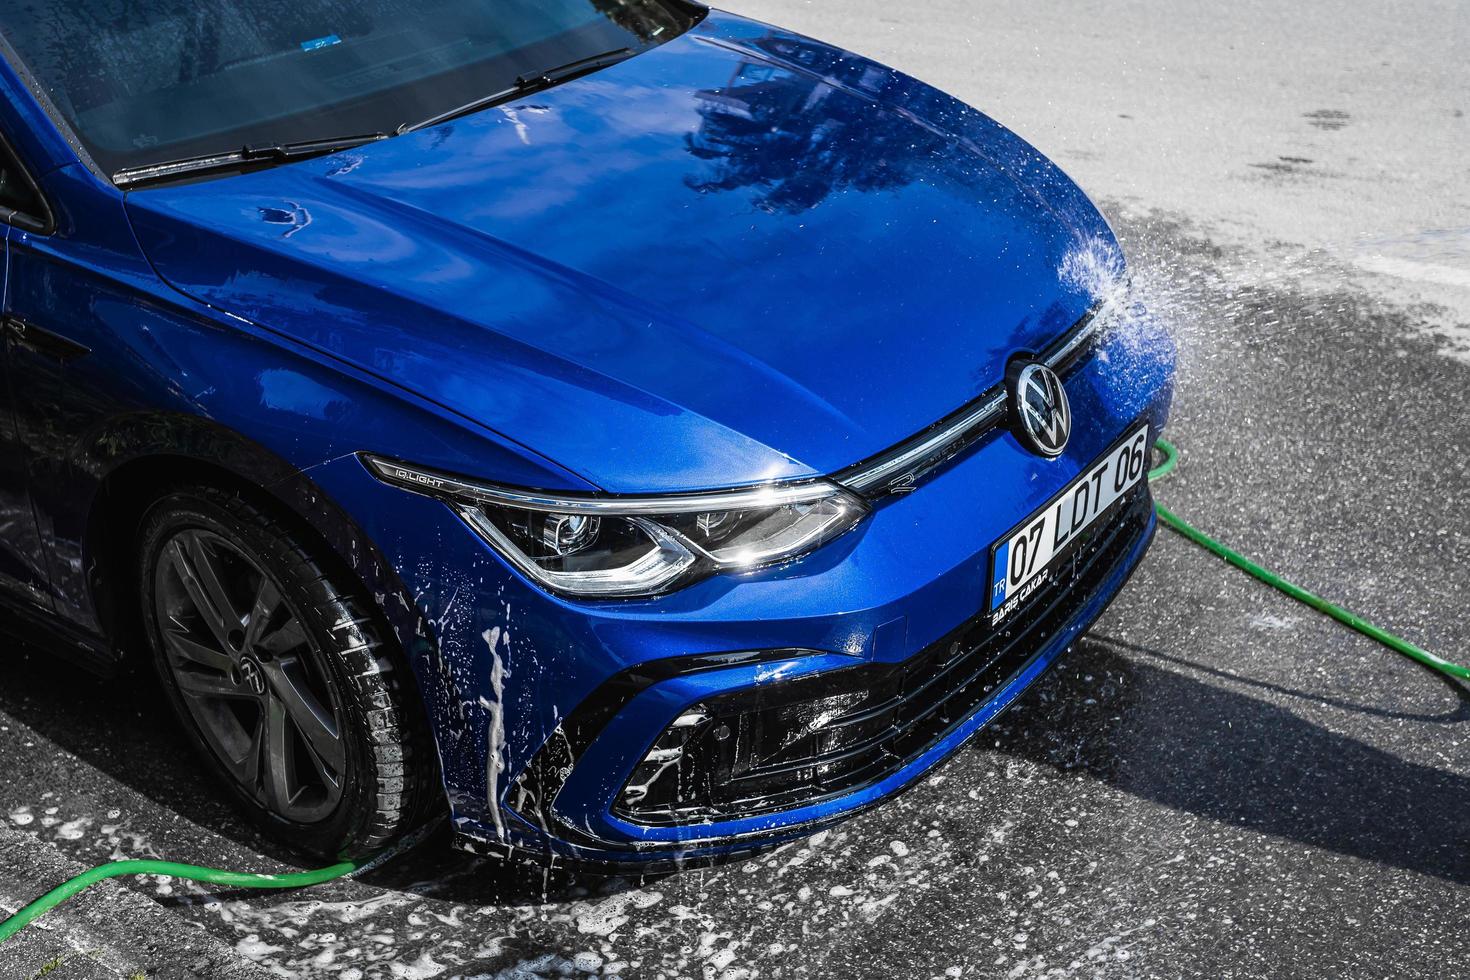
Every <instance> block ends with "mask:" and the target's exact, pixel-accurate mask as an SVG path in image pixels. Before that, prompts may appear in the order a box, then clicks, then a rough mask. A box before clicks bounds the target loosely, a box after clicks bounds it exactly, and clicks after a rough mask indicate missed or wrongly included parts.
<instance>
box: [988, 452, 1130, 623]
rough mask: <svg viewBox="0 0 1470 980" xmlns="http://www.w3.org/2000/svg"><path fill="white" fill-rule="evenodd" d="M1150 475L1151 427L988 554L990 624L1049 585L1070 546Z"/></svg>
mask: <svg viewBox="0 0 1470 980" xmlns="http://www.w3.org/2000/svg"><path fill="white" fill-rule="evenodd" d="M1147 470H1148V426H1147V425H1146V424H1145V425H1143V426H1140V427H1139V428H1138V429H1136V430H1135V431H1133V432H1130V433H1129V434H1128V435H1126V436H1124V437H1123V439H1121V440H1120V441H1119V442H1117V443H1114V445H1113V448H1112V449H1109V450H1108V451H1107V452H1106V453H1104V454H1103V455H1102V456H1100V457H1098V459H1097V460H1096V461H1095V462H1094V463H1093V464H1092V465H1091V466H1089V467H1088V468H1087V469H1086V470H1085V471H1083V473H1082V475H1080V476H1078V477H1077V479H1075V480H1073V481H1072V482H1071V483H1069V484H1067V485H1066V486H1065V487H1063V488H1062V491H1061V493H1059V494H1057V495H1056V496H1055V497H1053V498H1051V500H1050V501H1048V502H1047V504H1046V505H1045V506H1044V507H1042V508H1041V509H1040V510H1038V511H1036V513H1034V514H1032V515H1031V516H1030V517H1028V518H1026V520H1025V521H1023V522H1022V523H1021V524H1020V525H1018V526H1017V527H1016V529H1015V530H1014V531H1012V532H1011V533H1010V534H1009V535H1007V536H1006V537H1004V538H1002V539H1001V540H1000V541H998V542H997V543H996V544H995V545H994V546H993V547H992V548H991V549H990V582H991V585H990V624H991V625H992V626H995V625H997V624H999V623H1000V622H1001V621H1003V620H1004V619H1006V618H1007V617H1008V616H1010V615H1011V614H1012V613H1014V612H1015V611H1016V610H1017V609H1018V608H1020V607H1021V605H1022V604H1024V603H1025V602H1026V600H1027V599H1029V598H1030V597H1031V596H1033V595H1035V594H1036V592H1037V591H1038V590H1040V589H1041V587H1042V586H1044V585H1045V584H1046V583H1047V582H1049V581H1051V578H1052V575H1053V574H1055V572H1056V570H1057V569H1058V567H1059V566H1060V565H1061V564H1062V562H1061V560H1060V559H1061V558H1062V557H1063V556H1064V555H1065V554H1066V553H1067V551H1068V547H1069V545H1071V544H1072V543H1073V542H1074V541H1076V540H1078V539H1079V538H1080V537H1081V536H1082V534H1083V532H1084V531H1086V530H1087V529H1088V527H1090V526H1091V525H1092V524H1093V523H1094V522H1095V521H1097V520H1098V519H1099V518H1100V517H1102V516H1103V515H1105V514H1106V513H1107V512H1108V511H1109V510H1111V509H1112V507H1113V505H1114V504H1116V503H1117V502H1118V501H1119V500H1121V499H1122V498H1123V497H1124V496H1126V495H1127V493H1128V491H1129V490H1132V489H1133V488H1134V487H1135V486H1137V485H1138V483H1139V481H1141V480H1142V479H1143V478H1144V474H1145V473H1146V472H1147Z"/></svg>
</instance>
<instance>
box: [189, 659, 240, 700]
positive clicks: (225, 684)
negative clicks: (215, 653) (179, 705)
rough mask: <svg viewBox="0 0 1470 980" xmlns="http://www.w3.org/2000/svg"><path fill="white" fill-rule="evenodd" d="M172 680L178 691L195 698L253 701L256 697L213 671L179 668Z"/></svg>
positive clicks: (226, 675)
mask: <svg viewBox="0 0 1470 980" xmlns="http://www.w3.org/2000/svg"><path fill="white" fill-rule="evenodd" d="M174 680H175V681H176V682H177V683H178V685H179V690H180V691H182V692H183V693H184V694H186V695H188V696H189V697H195V698H230V699H234V700H237V701H254V700H256V696H255V695H254V694H252V693H250V692H249V691H246V690H243V689H241V688H240V687H238V686H236V684H235V682H234V681H232V680H230V676H229V675H228V674H222V673H220V672H219V671H215V670H195V669H194V668H192V667H180V668H178V669H176V670H175V671H174Z"/></svg>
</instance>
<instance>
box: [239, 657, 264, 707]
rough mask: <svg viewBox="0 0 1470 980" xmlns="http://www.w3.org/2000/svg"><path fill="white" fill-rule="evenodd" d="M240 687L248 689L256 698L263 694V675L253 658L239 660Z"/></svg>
mask: <svg viewBox="0 0 1470 980" xmlns="http://www.w3.org/2000/svg"><path fill="white" fill-rule="evenodd" d="M240 685H241V686H242V687H245V688H248V689H249V691H250V693H251V694H254V695H255V696H256V697H260V696H261V695H263V694H264V693H265V674H264V672H263V671H261V669H260V664H258V663H256V662H255V658H254V657H241V658H240Z"/></svg>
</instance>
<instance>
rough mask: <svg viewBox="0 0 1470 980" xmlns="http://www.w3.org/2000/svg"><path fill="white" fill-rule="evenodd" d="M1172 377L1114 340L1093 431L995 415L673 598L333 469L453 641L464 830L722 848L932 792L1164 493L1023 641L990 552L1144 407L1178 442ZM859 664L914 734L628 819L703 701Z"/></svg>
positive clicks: (1067, 629)
mask: <svg viewBox="0 0 1470 980" xmlns="http://www.w3.org/2000/svg"><path fill="white" fill-rule="evenodd" d="M1172 369H1173V351H1172V347H1170V346H1169V345H1168V344H1167V343H1166V342H1161V343H1156V344H1144V345H1140V344H1139V338H1138V336H1137V335H1136V333H1135V334H1133V335H1129V336H1123V335H1119V336H1113V337H1109V338H1106V339H1104V340H1103V341H1102V342H1101V344H1100V346H1099V347H1098V348H1097V350H1096V351H1095V352H1094V353H1093V355H1092V356H1091V357H1089V358H1088V359H1086V360H1085V361H1084V362H1082V363H1080V364H1078V365H1077V366H1076V367H1075V369H1074V370H1073V371H1072V372H1071V373H1070V374H1069V375H1068V377H1067V388H1068V393H1069V397H1070V399H1071V401H1072V405H1073V415H1074V419H1075V425H1074V432H1073V437H1072V442H1071V444H1070V445H1069V447H1068V449H1067V452H1066V453H1065V454H1064V455H1062V456H1061V457H1059V458H1057V459H1055V460H1045V459H1041V458H1039V457H1037V456H1035V455H1032V454H1030V453H1028V452H1027V451H1026V450H1024V449H1023V448H1022V447H1021V446H1020V444H1019V443H1018V442H1017V441H1016V439H1015V438H1014V436H1012V435H1011V434H1010V433H1009V432H1008V431H1005V430H998V431H996V432H995V433H993V434H991V435H990V436H987V437H985V438H984V439H982V440H981V441H980V442H979V443H978V444H976V445H974V446H972V447H970V448H969V449H968V450H967V451H966V452H965V453H964V454H962V455H961V456H960V457H958V458H956V459H955V460H953V461H952V462H951V463H950V464H948V465H947V466H946V467H945V468H943V469H942V470H940V471H937V472H935V473H933V474H931V475H929V476H928V477H927V478H926V479H925V480H924V481H923V482H922V483H921V484H920V485H919V486H918V488H917V489H916V490H915V491H914V492H912V493H908V494H898V495H893V496H890V497H887V498H885V499H884V500H883V501H882V502H881V504H880V505H879V506H878V507H877V508H876V509H875V512H874V513H873V515H872V516H871V517H870V519H869V520H868V521H867V522H865V524H863V525H862V526H860V527H859V528H858V529H857V530H855V531H854V532H852V533H850V534H849V535H847V536H846V537H844V538H841V539H838V540H836V541H834V542H832V543H831V544H829V545H827V546H826V547H824V548H823V549H821V550H820V551H818V552H816V553H814V554H812V555H810V556H808V557H807V558H805V559H803V560H801V561H798V562H794V563H791V564H788V565H784V566H779V567H775V568H768V569H764V570H761V571H758V572H754V573H751V574H749V575H743V576H719V577H716V578H713V579H710V580H707V581H704V582H700V583H698V584H696V585H693V586H690V587H689V588H687V589H684V590H681V591H679V592H675V593H673V594H670V595H666V596H663V597H660V598H658V599H654V600H636V601H623V602H603V603H586V602H580V603H579V602H574V601H570V600H565V599H560V598H557V597H555V596H551V595H548V594H547V593H545V592H543V591H542V590H540V589H538V588H536V587H535V586H533V585H531V584H530V583H528V582H526V581H525V580H524V579H522V578H521V577H520V576H519V575H518V574H517V573H516V572H514V571H513V570H512V569H510V568H509V566H508V565H507V564H506V563H505V562H503V561H502V560H501V559H500V558H499V557H498V556H497V555H495V554H494V553H493V552H492V551H491V550H490V549H489V548H488V547H486V546H485V545H483V544H482V543H481V542H480V541H479V539H477V538H475V537H474V536H473V535H471V534H470V533H469V532H468V531H467V530H466V529H465V528H464V527H463V525H461V524H460V523H459V521H458V519H457V518H455V517H454V516H453V514H452V513H451V512H450V510H449V508H447V507H445V506H444V505H443V504H440V503H438V502H437V501H434V500H430V499H427V498H421V497H416V496H414V495H410V494H404V493H402V492H401V491H399V490H396V489H394V488H391V487H386V486H383V485H381V484H378V483H377V482H376V481H375V480H373V479H372V477H370V476H368V475H367V473H366V472H365V471H364V470H363V468H362V467H361V465H360V464H358V463H357V462H356V460H350V459H349V460H343V461H338V462H334V463H332V464H329V465H328V466H326V467H324V468H323V470H322V471H319V473H320V482H322V483H323V484H325V489H327V491H328V492H329V493H332V494H333V496H334V497H336V499H339V500H342V499H349V500H355V501H360V503H359V504H358V506H356V507H354V510H355V512H356V514H357V515H359V519H360V520H361V521H362V523H363V525H364V530H365V532H366V533H367V534H369V535H370V536H371V537H372V538H373V540H374V541H375V542H376V543H377V545H378V547H379V549H380V550H381V551H382V552H383V553H384V554H385V556H387V558H388V559H389V561H390V562H391V563H392V564H394V566H395V567H396V568H397V569H399V571H400V574H401V575H402V577H403V579H404V582H405V585H406V587H407V591H408V593H409V594H410V595H411V596H412V602H413V603H414V604H415V605H416V606H417V607H418V609H419V610H420V612H421V614H422V617H423V619H424V620H425V621H427V622H428V623H429V624H430V627H431V630H432V634H433V635H425V636H419V637H404V638H402V639H403V640H404V642H405V646H406V647H408V649H409V651H410V655H411V661H412V665H413V667H414V670H415V673H416V675H417V679H418V682H419V686H420V688H421V691H422V693H423V695H424V698H425V701H426V704H427V706H428V713H429V717H430V719H431V723H432V725H433V727H434V730H435V736H436V740H437V744H438V746H439V750H440V756H441V763H442V769H443V773H444V778H445V786H446V791H447V794H448V797H449V800H450V804H451V807H452V811H453V818H454V826H455V829H456V832H457V838H458V840H459V842H460V843H461V844H462V845H463V846H465V847H466V848H468V849H472V850H480V851H493V852H504V851H507V850H513V851H516V852H520V853H523V854H532V855H543V856H553V857H555V858H556V859H558V860H566V861H569V862H590V863H595V864H603V865H605V864H608V863H612V864H618V863H625V864H629V865H638V866H647V865H658V864H664V863H682V862H687V861H690V860H703V859H713V858H719V857H724V856H729V855H732V854H738V853H741V852H744V851H747V850H752V849H755V848H759V847H764V846H769V845H772V844H776V843H780V842H782V841H785V840H788V839H792V838H795V837H798V836H801V835H803V834H806V833H810V832H811V831H812V830H814V829H816V828H818V827H820V826H822V825H824V824H828V823H831V822H833V821H835V820H839V819H842V818H845V817H847V816H850V815H852V814H853V813H855V812H857V811H859V810H862V809H863V808H865V807H867V806H871V805H873V804H875V803H877V802H879V801H881V800H883V799H885V798H887V797H889V796H891V795H892V794H894V793H895V792H898V791H899V790H901V789H903V788H905V787H907V786H909V785H912V784H913V783H914V782H915V781H916V780H917V779H918V777H919V776H920V775H921V774H923V773H924V772H925V771H927V770H929V769H931V768H932V767H933V766H934V765H936V764H937V763H938V762H940V761H941V760H942V759H944V758H945V757H947V756H949V755H951V754H952V753H954V752H955V751H956V750H957V749H959V747H960V746H962V745H963V744H964V743H965V742H966V741H967V740H968V739H969V738H971V737H972V736H973V735H974V734H975V733H976V732H977V731H979V730H980V729H981V728H982V727H983V726H984V725H986V724H987V723H988V722H990V721H991V720H992V719H994V718H995V717H996V716H997V715H998V714H999V713H1000V712H1001V711H1003V710H1005V708H1007V707H1008V706H1009V705H1010V704H1011V703H1013V702H1014V701H1015V700H1016V698H1018V697H1019V696H1020V694H1021V693H1022V692H1023V691H1024V690H1025V689H1026V688H1027V687H1028V686H1029V685H1030V684H1032V683H1033V682H1034V681H1035V680H1036V679H1037V678H1038V677H1039V676H1040V675H1041V674H1042V673H1044V672H1045V670H1046V669H1047V668H1048V667H1050V666H1051V664H1052V663H1054V662H1055V661H1056V659H1057V658H1058V657H1059V656H1060V654H1061V653H1062V652H1063V651H1064V650H1065V649H1066V648H1067V646H1068V645H1069V644H1070V643H1071V642H1072V641H1073V640H1074V639H1075V638H1076V637H1077V636H1078V634H1080V633H1081V632H1082V631H1083V630H1085V629H1086V628H1087V626H1089V625H1090V624H1091V623H1092V621H1093V620H1095V619H1096V618H1097V616H1099V615H1100V614H1101V613H1102V611H1103V609H1104V608H1106V606H1107V604H1108V602H1109V601H1111V599H1112V598H1113V597H1114V596H1115V595H1116V594H1117V592H1118V591H1119V589H1121V587H1122V586H1123V584H1124V582H1125V581H1126V580H1127V578H1128V576H1129V574H1130V573H1131V572H1132V570H1133V568H1134V567H1135V566H1136V564H1137V563H1138V561H1139V560H1140V559H1141V557H1142V555H1143V553H1144V551H1145V550H1146V548H1147V546H1148V542H1149V540H1150V538H1151V535H1152V533H1153V529H1154V518H1153V511H1152V504H1151V500H1150V499H1149V497H1148V490H1147V487H1146V485H1145V486H1142V487H1140V488H1139V489H1138V490H1137V491H1136V492H1135V494H1134V496H1133V497H1131V498H1130V499H1128V500H1127V501H1125V502H1124V503H1123V504H1122V505H1121V506H1120V508H1119V510H1118V511H1116V512H1115V514H1114V516H1113V518H1112V519H1110V520H1109V521H1107V522H1105V523H1104V524H1103V525H1102V526H1100V527H1099V528H1098V529H1097V530H1096V532H1095V533H1094V535H1093V538H1092V539H1090V540H1089V541H1088V542H1086V543H1085V544H1084V545H1083V546H1082V547H1079V548H1077V549H1076V550H1075V551H1074V552H1073V557H1072V559H1071V561H1072V563H1073V568H1072V569H1071V575H1072V577H1071V578H1070V579H1068V578H1066V577H1063V581H1062V584H1059V585H1058V586H1057V587H1056V588H1053V589H1052V590H1051V592H1050V593H1048V594H1046V595H1040V596H1037V597H1035V599H1034V601H1032V602H1030V603H1029V604H1028V608H1027V611H1026V615H1024V616H1022V617H1020V618H1018V619H1017V620H1015V621H1014V622H1013V621H1009V620H1008V621H1007V622H1006V623H1005V624H1004V629H1005V630H1006V631H1007V632H1009V634H1010V635H1009V636H1004V637H998V636H997V635H995V634H993V633H992V632H991V631H990V630H989V629H988V627H987V626H986V625H985V620H984V617H977V616H976V613H977V612H978V611H979V610H980V609H981V607H982V606H983V605H984V597H985V595H986V594H987V590H988V588H989V581H988V578H989V568H988V559H989V551H990V546H991V545H992V543H993V542H994V541H996V540H997V539H999V538H1000V537H1001V536H1002V535H1003V534H1005V533H1006V532H1007V531H1008V530H1009V529H1010V528H1011V527H1013V526H1014V525H1015V524H1016V523H1017V522H1018V521H1019V520H1020V519H1021V518H1023V517H1024V516H1025V515H1027V514H1029V513H1031V512H1032V511H1034V510H1035V509H1036V508H1037V507H1039V506H1040V505H1041V504H1042V503H1043V502H1045V501H1046V500H1047V499H1048V498H1050V497H1051V496H1052V495H1053V494H1054V493H1056V492H1057V491H1058V490H1060V489H1061V487H1063V486H1064V485H1065V484H1066V483H1068V482H1069V481H1070V480H1072V479H1073V478H1074V477H1075V476H1076V475H1077V474H1079V473H1080V472H1081V471H1082V470H1083V469H1084V468H1085V467H1086V466H1087V465H1089V464H1090V463H1091V462H1092V460H1093V459H1094V458H1095V457H1096V456H1097V455H1099V454H1100V453H1102V452H1103V451H1104V450H1105V449H1106V448H1107V447H1108V446H1109V445H1110V444H1111V443H1112V442H1113V441H1114V439H1116V438H1117V437H1119V436H1121V435H1122V433H1123V432H1124V431H1125V430H1128V429H1129V428H1130V427H1131V426H1132V425H1133V424H1135V423H1136V422H1137V421H1138V420H1140V419H1142V420H1146V421H1147V422H1148V423H1149V425H1150V433H1151V435H1152V436H1157V435H1158V434H1159V433H1160V432H1161V431H1162V428H1163V425H1164V422H1165V420H1166V418H1167V414H1168V408H1169V402H1170V398H1171V393H1172V388H1171V384H1172V381H1171V379H1172ZM956 644H958V647H956ZM731 651H736V652H735V653H731ZM749 651H755V652H756V653H754V654H751V653H748V652H749ZM691 666H692V667H693V669H686V668H689V667H691ZM857 672H863V676H864V677H866V678H869V679H871V683H867V684H866V685H865V688H866V689H871V690H874V691H890V692H897V695H895V697H894V698H888V699H886V700H887V701H893V704H892V705H891V706H890V707H891V709H892V711H893V712H894V714H893V715H892V717H891V720H892V722H893V724H892V725H891V726H888V727H892V728H893V729H894V732H893V733H891V734H890V735H887V736H883V737H882V738H879V739H877V741H876V742H872V744H868V743H866V742H865V743H864V744H862V745H859V746H858V749H859V750H861V751H862V752H866V753H867V757H866V760H864V759H859V760H857V761H855V762H853V763H852V764H851V765H845V767H843V768H842V772H841V778H840V779H832V780H830V781H829V782H830V785H829V786H824V788H823V790H822V791H821V792H818V793H814V794H811V796H810V797H809V798H807V799H804V800H796V801H791V800H783V801H780V806H778V807H772V806H768V805H765V802H762V801H760V800H758V799H755V798H752V797H747V799H752V800H753V802H756V803H759V804H760V805H752V806H749V807H746V808H744V809H743V810H742V808H741V807H740V806H738V805H731V806H727V807H725V808H723V809H721V808H712V809H711V810H710V811H709V812H707V813H705V814H703V815H702V816H701V817H700V818H699V820H698V821H697V822H694V823H689V822H683V823H678V824H671V823H665V824H662V825H660V824H658V823H657V822H648V821H646V820H643V821H634V820H630V819H627V814H626V812H624V813H622V814H620V813H619V807H618V805H617V804H618V800H619V797H620V794H621V793H622V791H623V788H624V786H625V785H626V784H627V783H628V781H629V779H630V777H631V776H632V775H633V774H634V771H635V769H636V767H637V766H638V764H639V762H640V761H641V760H643V758H644V757H645V755H646V754H647V753H648V750H649V749H650V748H651V747H652V746H653V745H654V743H655V741H656V740H657V739H658V737H659V736H660V734H661V733H663V732H664V731H665V730H666V729H667V728H668V727H669V725H670V724H671V722H673V721H674V719H676V718H678V717H680V715H681V713H682V712H685V711H686V710H687V709H689V708H690V707H691V706H694V705H699V704H701V703H703V702H707V701H710V700H711V699H720V698H722V697H725V696H729V695H731V694H735V693H737V692H761V691H772V690H776V689H778V688H782V687H784V686H786V685H795V684H800V683H812V684H822V683H826V680H825V679H827V678H834V677H844V676H850V675H853V674H855V673H857ZM926 681H927V682H930V683H928V684H927V686H924V684H923V682H926ZM921 686H924V690H925V691H927V693H926V694H924V695H923V696H917V695H915V694H914V692H915V691H916V690H917V689H918V688H919V687H921ZM879 700H884V699H879ZM885 703H886V701H885ZM882 727H884V726H882V725H879V724H875V725H874V726H873V730H874V731H876V730H877V729H879V728H882ZM870 741H871V740H870ZM879 743H881V744H879ZM875 760H876V761H875ZM729 802H732V803H738V800H732V801H729ZM793 804H794V805H793Z"/></svg>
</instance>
